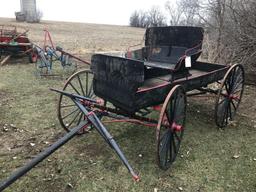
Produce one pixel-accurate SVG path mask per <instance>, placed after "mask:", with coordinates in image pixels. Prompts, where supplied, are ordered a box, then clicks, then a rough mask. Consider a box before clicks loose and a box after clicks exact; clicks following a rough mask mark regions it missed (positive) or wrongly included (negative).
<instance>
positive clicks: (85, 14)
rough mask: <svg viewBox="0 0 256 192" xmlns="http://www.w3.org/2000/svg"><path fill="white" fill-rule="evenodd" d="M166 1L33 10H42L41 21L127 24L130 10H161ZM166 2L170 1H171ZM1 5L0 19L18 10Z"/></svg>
mask: <svg viewBox="0 0 256 192" xmlns="http://www.w3.org/2000/svg"><path fill="white" fill-rule="evenodd" d="M2 1H3V0H2ZM166 1H167V0H37V7H38V8H39V9H40V10H42V12H43V15H44V16H43V19H44V20H57V21H75V22H85V23H100V24H116V25H128V24H129V17H130V15H131V13H132V12H133V11H134V10H139V9H141V10H148V9H150V8H151V7H152V6H154V5H157V6H160V8H161V9H162V10H164V4H165V2H166ZM169 1H170V2H174V1H175V0H169ZM2 3H3V2H2ZM3 4H4V5H3ZM3 4H2V5H3V6H1V11H0V17H14V12H15V11H19V10H20V0H5V1H4V3H3Z"/></svg>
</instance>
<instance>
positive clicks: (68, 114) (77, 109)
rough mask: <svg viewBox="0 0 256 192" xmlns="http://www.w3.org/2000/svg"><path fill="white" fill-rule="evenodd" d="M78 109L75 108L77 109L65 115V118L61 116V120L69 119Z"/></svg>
mask: <svg viewBox="0 0 256 192" xmlns="http://www.w3.org/2000/svg"><path fill="white" fill-rule="evenodd" d="M78 110H79V109H78V108H77V109H75V110H74V111H72V112H71V113H69V114H67V115H65V116H63V117H62V119H66V118H67V117H69V116H70V115H72V114H74V113H75V112H76V111H78Z"/></svg>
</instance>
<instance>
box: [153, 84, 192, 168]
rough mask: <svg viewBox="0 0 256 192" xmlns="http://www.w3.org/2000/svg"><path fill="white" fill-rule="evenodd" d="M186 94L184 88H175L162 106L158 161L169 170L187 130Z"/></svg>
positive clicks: (158, 127)
mask: <svg viewBox="0 0 256 192" xmlns="http://www.w3.org/2000/svg"><path fill="white" fill-rule="evenodd" d="M186 105H187V99H186V93H185V91H184V89H183V87H182V86H180V85H176V86H174V87H173V88H172V89H171V91H170V92H169V94H168V95H167V97H166V99H165V101H164V104H163V106H162V109H161V112H160V116H159V120H158V125H157V129H156V140H157V161H158V165H159V167H160V168H161V169H164V170H167V169H168V168H169V167H170V166H171V164H172V163H173V162H174V161H175V159H176V156H177V154H178V152H179V148H180V144H181V140H182V137H183V133H184V129H185V119H186Z"/></svg>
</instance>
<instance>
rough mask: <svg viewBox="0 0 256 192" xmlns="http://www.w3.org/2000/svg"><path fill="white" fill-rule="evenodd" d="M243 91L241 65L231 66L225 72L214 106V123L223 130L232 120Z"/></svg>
mask: <svg viewBox="0 0 256 192" xmlns="http://www.w3.org/2000/svg"><path fill="white" fill-rule="evenodd" d="M243 91H244V69H243V66H242V65H238V64H237V65H233V66H231V67H230V69H229V70H228V71H227V73H226V75H225V76H224V79H223V81H222V83H221V86H220V89H219V91H218V95H217V98H216V104H215V122H216V125H217V126H218V127H220V128H224V127H226V126H227V125H228V123H229V122H230V121H233V120H234V117H235V114H236V111H237V109H238V107H239V104H240V102H241V99H242V95H243Z"/></svg>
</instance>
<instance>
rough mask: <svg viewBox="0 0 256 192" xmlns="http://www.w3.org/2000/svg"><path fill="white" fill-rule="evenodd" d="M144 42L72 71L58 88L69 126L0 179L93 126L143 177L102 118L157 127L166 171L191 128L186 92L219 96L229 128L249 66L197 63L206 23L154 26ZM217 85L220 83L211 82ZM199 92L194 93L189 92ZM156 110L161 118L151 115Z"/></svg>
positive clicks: (221, 119)
mask: <svg viewBox="0 0 256 192" xmlns="http://www.w3.org/2000/svg"><path fill="white" fill-rule="evenodd" d="M145 37H146V38H145V46H144V47H143V48H141V49H138V50H134V51H131V52H129V53H128V54H127V56H128V57H129V58H128V57H116V56H110V55H104V54H96V55H93V56H92V59H91V65H90V67H91V69H86V70H82V71H79V72H77V73H75V74H73V75H72V76H71V77H70V78H69V79H68V80H67V81H66V84H65V86H64V88H63V90H56V89H52V90H53V91H55V92H57V93H59V94H60V98H59V103H58V118H59V121H60V124H61V125H62V127H63V128H64V129H65V130H66V131H67V132H68V133H67V134H66V135H65V137H63V138H61V139H60V140H59V141H57V142H56V143H54V144H53V145H52V146H51V147H49V148H48V149H47V150H46V151H44V152H42V153H41V154H39V155H38V156H37V157H36V158H35V159H34V160H32V161H31V163H29V164H27V165H26V166H24V167H23V168H21V169H20V170H18V171H17V172H16V174H14V175H13V176H11V177H10V178H9V179H8V180H7V181H5V182H4V183H2V184H1V186H0V189H4V188H5V187H7V186H8V185H10V184H11V183H12V182H14V181H15V180H16V179H17V178H19V177H20V176H22V175H23V174H25V173H26V172H27V171H29V170H30V169H31V168H32V167H33V166H35V165H36V164H37V163H39V162H40V161H41V160H43V159H44V158H46V157H47V156H48V155H50V154H51V153H52V152H54V151H55V150H56V149H58V148H59V147H60V146H62V145H63V144H64V143H65V142H67V141H68V140H69V139H71V138H72V137H74V136H75V135H76V134H85V133H89V130H90V129H95V130H96V131H97V132H98V133H99V134H100V135H101V136H102V137H103V139H104V140H105V141H106V143H107V144H108V145H109V146H110V147H111V148H112V149H113V150H114V151H115V152H116V154H117V155H118V157H119V158H120V159H121V161H122V162H123V164H124V165H125V166H126V167H127V169H128V171H129V172H130V173H131V175H132V177H133V178H134V179H135V180H139V176H138V175H137V174H136V173H135V171H134V170H133V168H132V166H131V165H130V164H129V162H128V160H127V159H126V157H125V155H124V154H123V152H122V150H121V148H120V147H119V146H118V144H117V143H116V141H115V140H114V138H113V137H112V136H111V134H110V133H109V131H108V129H107V127H106V125H105V122H106V121H105V120H104V118H105V117H107V120H109V118H113V119H114V120H112V122H130V123H136V124H141V125H145V126H149V127H154V128H155V129H156V143H157V148H156V151H157V153H156V154H157V163H158V165H159V167H160V168H161V169H164V170H166V169H168V168H169V167H170V166H171V164H172V163H173V162H174V161H175V159H176V157H177V154H178V152H179V148H180V144H181V141H182V137H183V133H184V131H185V119H186V107H187V96H189V95H195V94H205V93H211V94H215V95H216V103H215V122H216V124H217V126H219V127H221V128H224V127H225V126H227V125H228V124H229V122H230V121H232V120H233V119H234V116H235V113H236V111H237V109H238V106H239V103H240V101H241V98H242V94H243V88H244V70H243V67H242V66H241V65H220V64H212V63H205V62H200V61H197V59H198V57H199V56H200V54H201V51H202V50H201V48H202V40H203V29H202V28H199V27H153V28H148V29H147V30H146V34H145ZM212 83H216V84H217V85H218V88H217V89H211V88H210V86H209V87H208V85H210V84H212ZM193 90H197V92H196V93H189V92H190V91H193ZM153 111H156V112H157V113H159V118H157V119H154V118H152V117H150V116H149V114H151V113H152V112H153Z"/></svg>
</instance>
